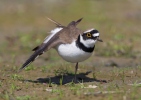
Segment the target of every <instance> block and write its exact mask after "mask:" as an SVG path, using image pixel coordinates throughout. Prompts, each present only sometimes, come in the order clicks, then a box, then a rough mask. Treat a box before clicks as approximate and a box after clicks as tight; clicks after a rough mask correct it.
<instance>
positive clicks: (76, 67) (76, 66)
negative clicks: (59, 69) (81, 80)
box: [74, 62, 78, 83]
mask: <svg viewBox="0 0 141 100" xmlns="http://www.w3.org/2000/svg"><path fill="white" fill-rule="evenodd" d="M77 69H78V62H77V63H76V65H75V76H74V82H75V83H76V82H77V80H76V73H77Z"/></svg>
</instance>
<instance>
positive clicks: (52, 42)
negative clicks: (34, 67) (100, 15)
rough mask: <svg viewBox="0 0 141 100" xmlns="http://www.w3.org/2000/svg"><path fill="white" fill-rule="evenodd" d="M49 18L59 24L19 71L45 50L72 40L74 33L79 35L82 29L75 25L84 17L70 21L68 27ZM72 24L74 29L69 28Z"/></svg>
mask: <svg viewBox="0 0 141 100" xmlns="http://www.w3.org/2000/svg"><path fill="white" fill-rule="evenodd" d="M49 20H51V21H52V22H53V23H55V24H56V25H57V28H55V29H54V30H52V31H51V32H50V33H51V34H50V35H49V36H48V37H46V38H45V40H44V42H43V43H42V44H41V45H40V46H37V47H35V48H34V49H33V51H34V53H33V54H32V55H31V56H30V57H29V58H28V59H27V60H26V61H25V63H24V64H23V65H22V67H21V68H20V69H19V71H20V70H22V69H24V68H25V67H27V66H28V65H29V64H30V63H32V62H33V61H34V60H35V59H36V58H38V57H39V56H40V55H42V54H43V53H44V52H45V51H47V50H49V49H50V48H53V47H55V46H56V45H58V44H60V43H64V42H68V43H69V42H71V41H70V38H71V37H73V35H75V34H76V35H77V33H78V31H80V30H79V29H77V28H76V29H75V26H76V25H77V24H78V23H79V22H80V21H81V20H82V19H79V20H77V21H72V22H71V23H72V24H71V23H70V24H69V25H68V27H65V26H62V25H61V24H59V23H58V22H56V21H54V20H52V19H49ZM71 26H74V28H73V29H72V30H70V29H69V28H71ZM72 34H73V35H72ZM61 35H62V38H60V36H61ZM68 35H69V36H70V37H69V36H68ZM64 36H66V37H64ZM75 37H76V36H75Z"/></svg>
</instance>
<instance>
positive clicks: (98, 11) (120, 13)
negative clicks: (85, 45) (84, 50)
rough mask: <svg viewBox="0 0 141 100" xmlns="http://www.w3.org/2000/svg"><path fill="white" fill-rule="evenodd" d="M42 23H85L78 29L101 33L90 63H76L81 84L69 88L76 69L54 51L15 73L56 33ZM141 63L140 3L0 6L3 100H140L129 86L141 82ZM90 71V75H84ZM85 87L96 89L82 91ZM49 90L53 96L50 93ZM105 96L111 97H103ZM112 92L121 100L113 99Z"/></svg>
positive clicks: (47, 1)
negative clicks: (50, 19)
mask: <svg viewBox="0 0 141 100" xmlns="http://www.w3.org/2000/svg"><path fill="white" fill-rule="evenodd" d="M46 17H49V18H52V19H54V20H56V21H57V22H59V23H61V24H62V25H67V24H68V23H70V22H71V21H73V20H78V19H79V18H82V17H83V20H82V21H81V23H80V24H79V25H78V26H77V27H78V28H80V29H81V30H83V31H85V30H88V29H91V28H95V29H97V30H99V32H100V38H101V39H102V40H103V41H104V42H103V43H98V42H97V43H96V47H95V51H94V53H93V55H92V57H90V58H89V59H88V60H86V61H84V62H81V63H80V66H79V70H78V73H77V77H78V79H79V81H80V82H82V84H81V83H78V84H76V85H74V84H71V82H72V80H73V77H74V66H75V64H70V63H67V62H66V61H64V60H63V59H62V58H61V57H60V56H59V55H58V54H57V52H56V51H55V50H54V49H51V50H50V51H48V52H46V53H44V55H42V56H41V57H39V58H38V59H37V60H36V61H35V62H34V63H32V64H31V65H29V66H28V67H27V68H26V69H25V70H23V71H22V72H20V73H17V70H18V69H19V68H20V67H21V65H22V64H23V63H24V62H25V60H27V58H28V57H29V56H30V55H31V54H32V49H33V48H34V47H36V46H37V45H40V44H41V43H42V42H43V40H44V38H45V37H46V36H47V35H48V34H49V33H48V32H50V30H52V29H54V28H55V25H54V24H53V23H52V22H50V21H49V20H48V19H47V18H46ZM140 61H141V0H0V98H2V100H29V99H30V98H31V99H32V100H36V99H37V98H39V99H40V100H41V99H43V100H62V99H65V98H67V99H65V100H68V99H70V100H72V98H73V99H74V100H79V99H81V100H82V99H84V100H89V99H92V98H93V99H94V98H96V100H107V99H106V98H108V100H112V99H113V98H114V99H113V100H115V99H117V100H122V99H123V100H126V99H127V100H135V99H137V97H139V98H141V96H140V94H139V93H140V91H141V90H140V88H139V87H140V83H139V86H138V87H137V86H134V87H133V89H132V88H131V87H130V89H129V85H128V84H130V83H131V84H135V85H136V84H137V82H138V81H139V82H140V79H141V62H140ZM89 70H91V71H93V73H92V74H89V73H86V72H87V71H89ZM59 75H60V76H61V78H60V77H58V76H59ZM63 79H64V80H63ZM102 80H104V81H103V82H102ZM59 82H60V83H59ZM83 82H84V83H85V85H84V84H83ZM104 82H105V83H104ZM66 83H68V85H63V84H66ZM103 83H104V84H103ZM89 84H90V85H91V86H92V85H93V84H95V85H97V86H98V87H97V88H96V89H90V90H89V89H85V90H84V86H88V85H89ZM51 88H55V90H51V91H52V92H51V91H50V90H49V91H50V92H48V91H47V89H51ZM104 90H107V91H109V90H111V91H112V92H110V95H106V94H107V93H108V92H101V91H104ZM113 90H115V91H117V92H118V93H119V95H118V94H117V95H111V94H115V92H113ZM120 90H122V91H124V92H123V93H122V94H121V93H120ZM99 91H100V92H99ZM85 92H88V94H91V95H90V96H88V95H87V96H86V95H85V94H84V93H85ZM94 92H96V95H94ZM98 93H100V94H101V95H100V96H98V95H97V94H98ZM104 93H105V94H104ZM103 94H104V95H103ZM58 96H59V97H60V98H59V99H56V98H58ZM49 97H51V98H52V99H47V98H49ZM126 97H127V98H126ZM104 98H105V99H104ZM129 98H131V99H129ZM132 98H133V99H132ZM39 99H38V100H39Z"/></svg>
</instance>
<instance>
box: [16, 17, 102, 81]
mask: <svg viewBox="0 0 141 100" xmlns="http://www.w3.org/2000/svg"><path fill="white" fill-rule="evenodd" d="M47 18H48V17H47ZM82 19H83V18H80V19H78V20H76V21H71V22H70V23H69V24H68V25H67V26H64V25H62V24H60V23H58V22H57V21H55V20H53V19H51V18H48V20H50V21H51V22H53V23H54V24H55V25H56V27H55V28H54V29H53V30H51V31H50V34H49V35H48V36H47V37H46V38H45V39H44V41H43V43H41V45H39V46H36V47H35V48H34V49H33V50H32V51H34V52H33V54H32V55H31V56H30V57H29V58H28V59H27V60H26V61H25V63H24V64H23V65H22V66H21V68H20V69H19V71H21V70H22V69H24V68H25V67H27V66H28V65H29V64H30V63H32V62H33V61H34V60H35V59H37V58H38V57H39V56H40V55H42V54H44V53H45V52H46V51H48V50H50V49H51V48H54V49H56V51H57V52H58V54H59V55H60V56H61V57H62V58H63V59H64V60H65V61H67V62H70V63H76V65H75V73H74V74H75V75H74V82H76V74H77V70H78V63H79V62H83V61H85V60H86V59H88V58H89V57H90V56H91V55H92V53H93V51H94V49H95V43H96V42H97V41H99V42H103V40H102V39H100V37H99V35H100V33H99V31H98V30H96V29H95V28H92V29H88V30H86V31H82V30H81V29H79V28H77V27H76V26H77V25H78V24H79V23H80V22H81V20H82Z"/></svg>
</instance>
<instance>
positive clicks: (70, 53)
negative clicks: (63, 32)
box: [56, 41, 92, 63]
mask: <svg viewBox="0 0 141 100" xmlns="http://www.w3.org/2000/svg"><path fill="white" fill-rule="evenodd" d="M56 50H57V51H58V54H59V55H60V56H61V57H62V58H63V59H64V60H66V61H68V62H72V63H76V62H81V61H84V60H86V59H88V58H89V57H90V56H91V55H92V53H88V52H85V51H83V50H82V49H80V48H79V47H77V46H76V42H75V41H74V42H72V43H71V44H60V45H58V46H57V47H56Z"/></svg>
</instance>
